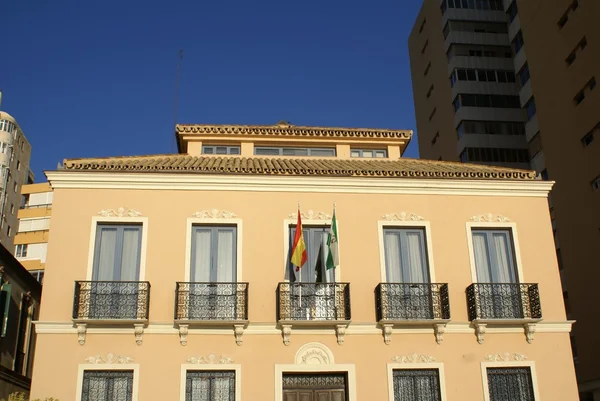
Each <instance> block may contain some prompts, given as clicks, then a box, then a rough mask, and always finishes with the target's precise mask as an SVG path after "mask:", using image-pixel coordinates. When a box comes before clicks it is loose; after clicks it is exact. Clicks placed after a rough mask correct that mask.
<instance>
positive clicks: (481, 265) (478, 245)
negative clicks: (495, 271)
mask: <svg viewBox="0 0 600 401" xmlns="http://www.w3.org/2000/svg"><path fill="white" fill-rule="evenodd" d="M473 254H474V255H475V270H476V272H477V282H479V283H491V282H492V277H491V269H490V264H489V260H488V246H487V238H486V235H485V233H473Z"/></svg>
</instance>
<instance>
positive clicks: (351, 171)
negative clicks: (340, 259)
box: [63, 155, 536, 180]
mask: <svg viewBox="0 0 600 401" xmlns="http://www.w3.org/2000/svg"><path fill="white" fill-rule="evenodd" d="M63 168H64V169H65V170H71V171H102V172H106V171H115V172H154V173H155V172H169V173H177V172H185V173H198V174H215V173H221V174H244V175H246V174H249V175H278V176H282V175H289V176H306V175H309V176H313V175H316V176H330V177H374V178H386V177H387V178H398V177H406V178H449V179H471V180H481V179H492V180H493V179H496V180H533V179H535V178H536V173H535V172H534V171H530V170H518V169H510V168H502V167H495V166H483V165H478V164H465V163H453V162H440V161H430V160H420V159H404V158H403V159H398V160H376V159H337V158H330V159H324V158H323V159H312V158H279V157H272V158H271V157H253V158H245V157H235V156H234V157H216V156H210V157H201V156H200V157H197V156H188V155H151V156H127V157H110V158H104V159H102V158H97V159H68V160H65V161H64V163H63Z"/></svg>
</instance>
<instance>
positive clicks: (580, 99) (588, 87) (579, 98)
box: [573, 77, 596, 106]
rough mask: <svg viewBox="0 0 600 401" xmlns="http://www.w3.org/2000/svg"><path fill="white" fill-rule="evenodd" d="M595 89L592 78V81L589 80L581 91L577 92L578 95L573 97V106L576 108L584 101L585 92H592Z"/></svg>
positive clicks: (594, 80)
mask: <svg viewBox="0 0 600 401" xmlns="http://www.w3.org/2000/svg"><path fill="white" fill-rule="evenodd" d="M595 88H596V78H595V77H592V79H590V80H589V81H588V82H587V83H586V84H585V86H584V87H583V89H581V90H580V91H579V93H578V94H577V95H575V97H574V98H573V101H574V102H575V105H576V106H578V105H579V104H581V102H583V100H584V99H585V92H586V90H589V91H592V90H594V89H595Z"/></svg>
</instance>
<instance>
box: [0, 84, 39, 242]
mask: <svg viewBox="0 0 600 401" xmlns="http://www.w3.org/2000/svg"><path fill="white" fill-rule="evenodd" d="M1 96H2V94H1V93H0V99H1ZM30 157H31V145H30V144H29V141H27V138H25V135H24V134H23V131H21V128H20V127H19V125H18V124H17V121H16V120H15V119H14V118H13V117H12V116H11V115H10V114H8V113H6V112H4V111H0V244H2V245H4V246H5V247H6V249H9V250H11V251H12V250H13V249H14V247H13V241H14V239H15V235H16V233H17V226H18V223H19V222H18V220H17V212H18V211H19V207H20V205H21V186H22V185H24V184H30V183H33V173H32V172H31V170H29V159H30Z"/></svg>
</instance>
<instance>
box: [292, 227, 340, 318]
mask: <svg viewBox="0 0 600 401" xmlns="http://www.w3.org/2000/svg"><path fill="white" fill-rule="evenodd" d="M295 235H296V226H290V235H289V238H290V244H289V256H288V258H287V260H288V270H287V271H288V272H289V271H290V269H291V265H289V263H290V258H291V252H292V247H293V242H294V236H295ZM303 235H304V242H305V245H306V253H307V260H306V263H305V264H304V266H302V268H301V269H300V278H299V280H298V281H297V283H304V284H305V285H298V286H291V288H290V297H291V299H290V302H291V306H292V308H294V310H295V311H296V312H294V314H296V315H299V316H300V317H301V318H302V319H306V320H332V319H334V320H335V319H336V318H337V317H336V296H337V294H336V290H335V288H334V286H333V285H332V284H326V283H333V282H334V281H335V276H334V275H335V269H330V270H327V269H326V268H325V262H326V257H327V237H328V235H329V227H328V226H319V227H314V226H313V227H311V226H304V227H303ZM309 284H312V285H309ZM342 298H343V297H342ZM339 301H340V299H338V302H339Z"/></svg>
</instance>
